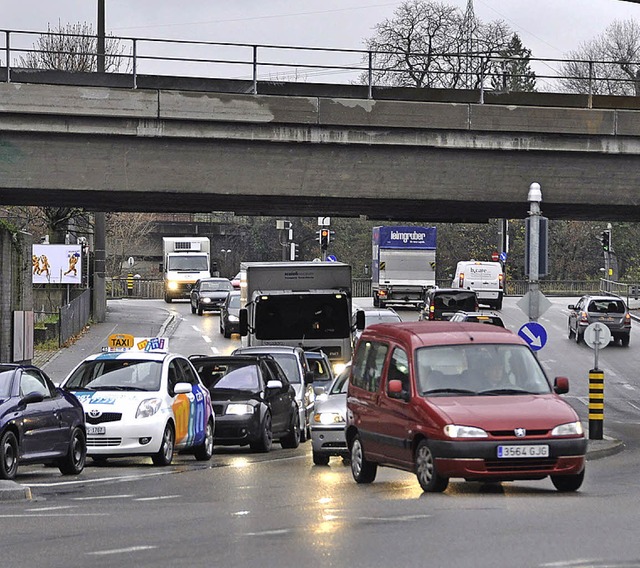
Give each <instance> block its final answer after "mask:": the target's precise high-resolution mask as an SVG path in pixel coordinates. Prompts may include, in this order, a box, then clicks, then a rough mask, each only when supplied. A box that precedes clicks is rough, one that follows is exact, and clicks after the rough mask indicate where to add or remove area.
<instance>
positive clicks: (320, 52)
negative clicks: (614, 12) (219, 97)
mask: <svg viewBox="0 0 640 568" xmlns="http://www.w3.org/2000/svg"><path fill="white" fill-rule="evenodd" d="M43 38H44V40H43ZM97 39H98V38H97V36H89V35H83V34H72V33H60V32H57V31H52V30H49V31H46V32H38V31H28V30H0V54H1V56H0V66H2V67H4V71H5V72H4V73H3V74H2V75H4V76H2V75H0V81H5V82H11V81H12V77H13V73H14V72H16V71H22V72H29V71H33V70H34V69H40V70H52V69H57V70H59V71H69V72H73V73H74V75H77V74H79V73H95V72H96V69H97V68H98V65H100V66H101V67H103V66H104V68H105V69H106V71H107V73H106V74H105V73H102V74H101V75H103V76H104V75H120V76H122V77H128V78H129V81H128V86H129V87H131V88H134V89H135V88H138V79H139V77H140V76H142V75H160V76H164V75H174V76H175V75H176V73H175V70H178V71H179V75H180V77H199V78H217V79H225V78H226V79H229V80H239V81H245V82H247V83H248V87H249V88H248V90H247V92H251V93H253V94H258V91H259V81H269V82H297V83H305V84H309V83H312V81H311V80H310V79H315V78H321V79H322V82H324V83H339V84H343V85H361V86H363V87H365V88H366V89H367V95H366V96H367V97H368V98H373V93H372V90H373V88H374V87H376V86H382V87H387V88H388V87H422V88H430V89H440V88H443V87H445V88H446V87H447V86H448V85H449V82H452V80H453V79H452V78H455V77H457V79H458V80H457V81H456V85H461V88H459V89H455V90H456V91H458V92H464V91H465V90H467V91H469V92H472V93H476V95H477V97H476V98H477V102H480V103H482V102H484V92H485V91H488V90H492V89H491V88H490V86H491V85H492V82H493V84H494V85H495V84H496V83H500V82H503V81H504V80H505V79H506V78H509V79H510V81H511V82H513V80H514V79H517V78H518V75H517V73H516V72H515V71H514V67H516V66H515V65H512V66H511V67H510V64H512V63H514V62H517V63H519V64H522V61H523V59H522V58H509V57H505V56H503V55H500V54H499V53H493V52H481V51H475V52H466V53H423V52H413V53H406V52H400V51H393V50H387V51H382V50H377V51H376V50H366V49H342V48H329V47H305V46H287V45H272V44H244V43H231V42H212V41H191V40H174V39H163V38H136V37H128V36H112V35H109V36H107V37H106V38H105V39H106V46H107V49H106V52H107V53H106V54H102V55H98V54H97V53H96V50H97V47H96V46H97V45H98V41H97ZM38 46H49V49H44V48H39V47H38ZM398 60H403V61H412V62H413V63H414V65H416V66H418V67H420V69H421V71H422V72H421V73H420V76H421V77H424V78H425V79H424V82H423V83H422V84H420V85H416V84H415V82H414V83H411V84H408V83H409V80H408V79H405V78H403V77H402V76H401V74H403V73H404V74H406V73H407V70H406V69H405V68H403V67H402V66H401V65H394V64H393V63H389V64H388V65H386V66H385V65H384V64H383V63H382V62H384V61H398ZM436 60H441V61H446V62H448V64H447V65H440V66H439V67H428V64H427V63H426V62H434V61H436ZM525 61H526V62H527V63H528V64H529V66H530V68H531V69H532V70H533V71H534V72H535V75H536V91H537V92H538V93H541V92H547V93H549V92H555V93H567V92H574V93H578V92H579V93H581V94H586V95H589V97H590V96H591V95H592V94H603V95H610V94H623V92H624V89H625V88H627V89H628V91H629V94H635V93H636V86H637V84H638V82H637V81H634V80H633V79H632V78H629V77H626V78H625V76H624V74H623V73H620V74H619V75H618V76H611V72H610V71H609V72H607V71H606V70H607V69H610V68H611V66H617V67H620V68H623V66H624V65H626V66H627V67H629V66H632V65H638V63H637V62H629V61H627V62H618V61H614V60H605V59H600V60H596V59H594V60H581V59H551V58H536V57H529V58H527V59H526V60H525ZM167 68H169V69H170V70H171V71H173V72H172V73H167ZM443 69H447V70H443ZM452 70H455V71H452ZM507 70H508V71H507ZM569 70H571V72H570V73H569ZM527 78H528V77H527V76H525V75H522V79H523V80H524V79H527ZM563 81H564V85H563ZM567 81H569V82H570V83H571V85H573V87H571V85H568V84H567ZM603 82H606V84H607V88H608V90H607V91H606V92H600V93H599V92H598V89H599V88H600V89H602V87H599V86H598V85H602V84H604V83H603ZM516 83H517V81H516ZM496 90H497V91H500V89H496ZM504 90H506V89H504Z"/></svg>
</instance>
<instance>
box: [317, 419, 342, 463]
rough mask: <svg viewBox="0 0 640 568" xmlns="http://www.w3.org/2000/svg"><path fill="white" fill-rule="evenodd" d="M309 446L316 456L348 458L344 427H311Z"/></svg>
mask: <svg viewBox="0 0 640 568" xmlns="http://www.w3.org/2000/svg"><path fill="white" fill-rule="evenodd" d="M311 446H312V448H313V451H314V452H315V453H317V454H324V455H328V456H342V457H349V448H348V446H347V439H346V437H345V427H344V426H337V427H331V426H311Z"/></svg>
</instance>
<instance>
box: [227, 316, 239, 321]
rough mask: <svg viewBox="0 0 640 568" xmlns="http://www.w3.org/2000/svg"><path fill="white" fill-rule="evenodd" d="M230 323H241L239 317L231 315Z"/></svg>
mask: <svg viewBox="0 0 640 568" xmlns="http://www.w3.org/2000/svg"><path fill="white" fill-rule="evenodd" d="M229 321H240V319H239V318H238V316H233V315H231V314H229Z"/></svg>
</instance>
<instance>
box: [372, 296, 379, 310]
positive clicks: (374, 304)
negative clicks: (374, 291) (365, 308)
mask: <svg viewBox="0 0 640 568" xmlns="http://www.w3.org/2000/svg"><path fill="white" fill-rule="evenodd" d="M373 307H374V308H379V307H380V298H378V296H374V297H373Z"/></svg>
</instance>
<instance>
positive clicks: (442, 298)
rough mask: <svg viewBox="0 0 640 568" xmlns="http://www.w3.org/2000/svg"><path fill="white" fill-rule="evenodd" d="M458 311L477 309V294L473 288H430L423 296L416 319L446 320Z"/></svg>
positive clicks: (474, 310)
mask: <svg viewBox="0 0 640 568" xmlns="http://www.w3.org/2000/svg"><path fill="white" fill-rule="evenodd" d="M458 311H464V312H477V311H478V295H477V294H476V293H475V292H474V291H473V290H463V289H460V288H431V289H429V291H428V292H427V294H426V296H425V300H424V308H423V309H422V310H421V311H420V315H419V316H418V320H419V321H424V320H429V321H435V320H448V319H449V318H450V317H451V316H452V315H453V314H454V313H456V312H458Z"/></svg>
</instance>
